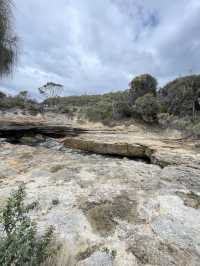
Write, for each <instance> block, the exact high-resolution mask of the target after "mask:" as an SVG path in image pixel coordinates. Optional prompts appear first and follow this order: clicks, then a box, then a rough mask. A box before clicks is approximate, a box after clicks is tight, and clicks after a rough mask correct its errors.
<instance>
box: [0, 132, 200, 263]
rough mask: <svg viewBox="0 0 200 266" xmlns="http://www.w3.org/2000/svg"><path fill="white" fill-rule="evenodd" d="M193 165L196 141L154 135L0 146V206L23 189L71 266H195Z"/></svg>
mask: <svg viewBox="0 0 200 266" xmlns="http://www.w3.org/2000/svg"><path fill="white" fill-rule="evenodd" d="M62 142H63V144H62ZM24 143H26V141H25V140H24ZM64 146H65V147H64ZM68 147H71V148H73V149H71V148H68ZM74 148H76V149H74ZM77 149H80V150H84V151H89V152H92V153H84V152H80V151H78V150H77ZM97 153H101V154H104V155H106V154H111V155H121V156H122V157H124V158H123V159H122V158H118V157H114V156H102V155H98V154H97ZM128 157H132V158H133V157H137V158H138V157H139V158H146V157H147V158H149V160H150V162H151V163H149V162H148V163H146V162H145V161H136V160H133V159H131V160H130V159H129V158H128ZM199 162H200V161H199V143H198V141H189V140H177V139H176V140H173V139H164V138H161V137H160V136H158V135H156V134H155V135H154V134H143V135H142V134H136V133H132V132H121V131H117V132H116V131H115V132H111V131H110V132H105V131H104V132H97V131H96V132H95V134H94V132H93V133H91V132H87V133H84V134H81V135H79V136H76V137H67V138H65V139H62V141H61V140H60V142H58V141H55V140H53V139H47V140H46V141H45V142H44V143H41V144H40V145H39V146H35V147H34V146H30V145H25V144H24V145H14V144H9V143H7V142H5V141H3V140H2V142H1V143H0V205H1V206H2V205H4V204H5V201H6V199H7V197H8V195H9V193H10V191H11V190H13V189H17V187H18V185H19V184H20V183H21V182H24V183H25V184H26V190H27V199H26V200H27V202H33V201H35V202H37V207H36V208H35V209H34V210H33V211H32V217H33V219H35V220H36V221H37V222H38V227H39V229H40V230H41V231H42V230H44V229H45V228H46V226H48V225H50V224H51V225H54V226H55V228H56V233H57V237H58V238H60V239H61V241H62V243H65V244H64V252H63V254H61V255H60V258H59V259H60V262H61V261H65V263H66V261H67V265H69V266H174V265H177V266H182V265H186V266H199V261H200V167H199V166H200V164H199ZM61 265H62V264H61ZM64 265H65V264H64Z"/></svg>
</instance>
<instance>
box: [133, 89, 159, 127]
mask: <svg viewBox="0 0 200 266" xmlns="http://www.w3.org/2000/svg"><path fill="white" fill-rule="evenodd" d="M135 110H136V112H137V113H138V114H139V115H140V116H141V118H142V119H143V120H144V121H145V122H149V123H152V122H154V121H157V115H158V113H159V110H160V108H159V104H158V101H157V99H156V97H155V96H154V95H153V94H151V93H147V94H145V95H144V96H142V97H139V98H138V99H137V100H136V102H135Z"/></svg>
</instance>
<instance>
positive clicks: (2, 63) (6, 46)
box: [0, 0, 17, 76]
mask: <svg viewBox="0 0 200 266" xmlns="http://www.w3.org/2000/svg"><path fill="white" fill-rule="evenodd" d="M12 9H13V4H12V1H11V0H0V76H2V75H7V74H10V73H11V71H12V67H13V65H14V63H15V61H16V57H17V37H16V35H15V34H14V33H13V14H12Z"/></svg>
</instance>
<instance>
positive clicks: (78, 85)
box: [0, 0, 200, 95]
mask: <svg viewBox="0 0 200 266" xmlns="http://www.w3.org/2000/svg"><path fill="white" fill-rule="evenodd" d="M15 6H16V10H15V14H16V31H17V33H18V35H19V36H20V39H21V41H20V46H21V48H20V60H19V63H18V66H17V69H16V71H15V73H14V75H13V77H12V78H5V79H4V80H2V81H0V87H4V88H6V90H7V91H9V90H10V92H13V91H16V92H17V91H19V90H21V89H28V90H30V91H31V92H32V93H33V94H34V95H37V93H36V92H37V88H38V87H40V86H41V85H43V83H46V82H47V81H54V82H59V83H63V84H64V85H65V94H66V95H69V94H81V93H85V92H88V93H101V92H106V91H112V90H119V89H126V88H127V86H128V83H129V80H130V79H131V78H132V77H133V76H135V75H138V74H141V73H146V72H148V73H151V74H153V75H155V76H156V77H157V78H158V80H159V81H160V82H161V83H162V84H163V83H164V82H166V81H167V80H169V79H171V78H173V77H175V76H176V75H179V74H185V73H186V72H187V70H189V69H190V68H192V69H193V71H194V72H195V73H198V72H199V70H200V65H199V62H198V58H199V55H200V52H199V51H200V49H199V45H200V36H199V34H198V32H199V25H200V23H199V22H200V19H199V16H198V13H199V11H200V3H199V0H190V1H186V0H173V1H172V0H171V1H160V0H144V1H141V0H107V1H102V0H85V1H83V0H59V1H48V0H42V1H41V0H29V1H27V0H15Z"/></svg>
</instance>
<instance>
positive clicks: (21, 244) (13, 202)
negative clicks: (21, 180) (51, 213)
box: [0, 185, 59, 266]
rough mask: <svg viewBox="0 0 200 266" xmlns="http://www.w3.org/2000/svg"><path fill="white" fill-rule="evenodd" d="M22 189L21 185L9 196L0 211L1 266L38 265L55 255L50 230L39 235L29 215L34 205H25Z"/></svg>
mask: <svg viewBox="0 0 200 266" xmlns="http://www.w3.org/2000/svg"><path fill="white" fill-rule="evenodd" d="M24 199H25V188H24V186H23V185H22V186H20V187H19V189H18V190H17V191H16V192H13V193H12V195H11V196H10V197H9V199H8V201H7V204H6V206H5V207H4V209H3V210H2V211H1V220H0V222H1V224H0V229H1V231H0V232H1V235H0V265H2V266H10V265H15V266H21V265H23V266H26V265H27V266H39V265H41V264H42V263H44V262H45V261H46V260H47V258H49V257H52V256H53V255H55V254H56V253H57V252H58V249H59V246H56V245H55V244H54V241H53V240H54V239H53V228H52V227H49V228H48V229H47V231H46V233H45V234H44V235H42V236H39V235H38V233H37V225H36V224H35V223H34V222H33V221H32V220H31V219H30V217H29V215H28V213H29V211H30V210H31V209H33V208H34V207H35V204H34V203H33V204H30V205H28V206H25V204H24Z"/></svg>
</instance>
